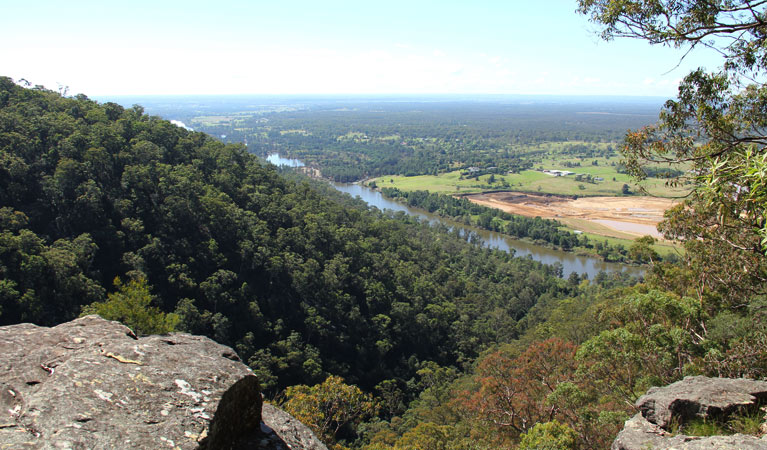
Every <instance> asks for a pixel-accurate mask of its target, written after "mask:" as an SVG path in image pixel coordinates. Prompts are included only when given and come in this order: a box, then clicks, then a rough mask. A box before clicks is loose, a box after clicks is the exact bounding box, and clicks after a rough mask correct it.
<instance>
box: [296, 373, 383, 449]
mask: <svg viewBox="0 0 767 450" xmlns="http://www.w3.org/2000/svg"><path fill="white" fill-rule="evenodd" d="M281 406H282V407H283V408H284V409H285V411H287V412H288V413H290V414H292V415H293V417H295V418H296V419H298V420H299V421H301V422H303V423H304V424H306V425H308V426H309V427H311V428H312V430H314V432H315V433H317V435H318V436H320V438H321V439H322V440H323V441H324V442H325V443H326V444H328V445H332V444H333V443H335V442H336V440H337V439H338V438H339V437H340V434H341V431H342V429H343V428H344V427H346V426H354V425H356V424H358V423H360V422H361V421H362V420H364V419H366V418H368V417H370V416H373V415H375V413H376V412H377V410H378V404H377V403H376V402H374V401H373V399H372V397H371V396H370V395H368V394H364V393H363V392H362V391H361V390H360V389H359V388H358V387H357V386H350V385H347V384H345V383H344V380H343V378H341V377H336V376H329V377H328V378H327V379H326V380H325V381H324V382H322V383H321V384H317V385H315V386H312V387H309V386H306V385H297V386H291V387H289V388H287V389H286V390H285V393H284V400H283V401H282V403H281Z"/></svg>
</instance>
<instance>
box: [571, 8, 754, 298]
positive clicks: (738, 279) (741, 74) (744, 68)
mask: <svg viewBox="0 0 767 450" xmlns="http://www.w3.org/2000/svg"><path fill="white" fill-rule="evenodd" d="M578 3H579V9H580V12H581V13H583V14H587V15H589V16H590V18H591V20H592V21H594V22H596V23H597V24H599V25H601V26H602V27H603V28H602V36H603V37H604V38H605V39H612V38H615V37H630V38H638V39H643V40H646V41H648V42H649V43H651V44H659V45H664V46H672V47H676V48H687V49H688V51H691V50H693V49H695V48H697V47H710V48H713V49H714V50H716V51H718V52H719V53H721V54H722V56H723V61H722V62H723V64H722V67H721V68H720V69H719V70H718V71H716V72H711V73H707V72H705V71H703V70H701V69H698V70H695V71H693V72H691V73H690V74H689V75H687V76H686V77H685V79H684V81H683V82H682V83H681V84H680V86H679V94H678V97H677V99H675V100H669V101H668V102H666V105H665V107H664V108H663V111H662V112H661V114H660V121H659V123H658V124H657V125H654V126H650V127H646V128H643V129H641V130H638V131H632V132H630V133H629V134H628V135H627V137H626V142H625V145H624V148H623V150H622V152H623V154H624V156H625V158H626V168H627V170H628V172H629V173H631V174H633V175H634V176H636V177H637V178H639V179H642V178H644V177H646V176H647V172H646V171H645V170H644V167H646V166H647V164H648V163H663V164H675V163H684V164H687V165H689V166H687V167H683V168H687V169H689V170H688V171H687V172H686V174H687V175H685V176H684V177H683V178H682V179H678V180H677V182H681V181H689V182H691V183H692V184H691V185H692V189H693V190H692V194H691V195H690V196H689V198H688V199H687V200H686V201H685V203H684V205H682V206H680V207H678V208H676V209H674V210H672V211H670V212H669V213H668V215H667V217H668V220H667V221H666V223H665V224H663V225H662V226H661V228H662V231H663V232H664V234H665V235H666V236H668V237H672V238H679V239H684V240H685V241H686V242H687V253H688V257H689V259H690V264H689V265H690V266H694V267H695V270H696V272H697V274H698V282H699V283H700V284H701V286H700V287H701V288H703V289H699V290H700V291H701V292H703V291H704V290H706V291H708V290H714V291H716V290H719V291H720V292H719V295H723V296H728V295H731V296H732V297H734V298H733V302H735V303H738V300H737V299H736V298H737V297H740V298H741V299H742V298H743V297H750V296H752V295H753V294H763V293H765V292H766V291H767V289H766V288H767V283H765V282H766V281H767V263H766V262H765V258H764V253H765V252H767V182H765V180H767V177H765V175H767V145H766V144H767V133H765V129H766V128H765V125H767V85H765V84H764V83H763V82H762V80H763V79H764V76H765V75H767V45H765V43H766V42H767V40H766V39H765V35H767V4H765V3H764V2H761V1H757V2H755V1H750V0H727V1H722V0H716V1H704V0H657V1H644V0H579V2H578ZM672 182H673V181H672ZM735 267H737V268H739V270H732V269H733V268H735ZM727 272H730V273H727ZM736 272H738V273H739V275H737V274H736ZM725 291H729V293H728V292H725ZM740 303H742V300H741V301H740Z"/></svg>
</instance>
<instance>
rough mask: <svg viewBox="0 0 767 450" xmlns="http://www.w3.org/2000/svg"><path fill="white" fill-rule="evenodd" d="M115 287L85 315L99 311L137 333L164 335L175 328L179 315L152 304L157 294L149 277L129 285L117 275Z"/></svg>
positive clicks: (87, 310)
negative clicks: (152, 289) (153, 293)
mask: <svg viewBox="0 0 767 450" xmlns="http://www.w3.org/2000/svg"><path fill="white" fill-rule="evenodd" d="M114 286H115V288H117V292H113V293H111V294H108V295H107V300H106V301H104V302H95V303H91V304H90V305H88V306H86V307H84V308H83V313H82V315H83V316H84V315H88V314H98V315H100V316H101V317H103V318H105V319H107V320H117V321H119V322H122V323H123V324H124V325H125V326H127V327H128V328H130V329H131V330H133V332H134V333H136V334H138V335H147V334H165V333H169V332H171V331H174V330H175V327H176V325H177V324H178V321H179V317H178V316H177V315H176V314H173V313H169V314H165V313H163V312H162V311H160V308H158V307H157V306H152V303H153V302H154V297H153V296H152V294H151V293H150V291H151V288H150V286H149V283H147V281H146V278H143V277H139V278H134V279H132V280H130V281H128V283H127V284H124V283H123V282H122V281H120V279H119V278H115V280H114Z"/></svg>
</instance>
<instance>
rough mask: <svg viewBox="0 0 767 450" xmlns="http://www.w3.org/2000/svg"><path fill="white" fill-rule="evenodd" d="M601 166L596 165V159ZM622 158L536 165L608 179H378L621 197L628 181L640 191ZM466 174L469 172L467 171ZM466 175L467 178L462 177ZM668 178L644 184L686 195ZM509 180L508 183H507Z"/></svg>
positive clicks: (450, 189) (446, 188)
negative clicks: (621, 166) (576, 164)
mask: <svg viewBox="0 0 767 450" xmlns="http://www.w3.org/2000/svg"><path fill="white" fill-rule="evenodd" d="M595 160H596V161H597V163H598V165H592V162H593V161H595ZM618 161H619V158H618V157H612V158H589V159H585V160H580V159H579V158H570V159H568V158H560V159H544V160H543V161H542V162H541V163H540V164H536V165H535V168H536V169H556V170H567V171H571V172H575V173H576V174H582V175H583V178H584V179H585V178H586V175H587V174H588V175H591V176H592V177H601V178H603V179H604V181H597V182H591V183H590V182H587V181H585V180H583V181H576V177H575V175H568V176H562V177H555V176H551V175H548V174H546V173H543V172H542V171H539V170H525V171H522V172H520V173H514V174H506V175H498V174H496V175H495V177H494V178H495V181H494V182H493V183H490V182H489V180H490V175H482V176H480V177H479V179H475V178H465V177H462V176H461V174H462V171H459V170H454V171H452V172H446V173H442V174H439V175H419V176H414V177H404V176H394V175H392V176H383V177H379V178H376V179H374V181H375V182H376V185H377V186H378V187H396V188H399V189H401V190H406V191H414V190H426V191H430V192H442V193H451V194H455V193H478V192H483V191H489V190H509V191H525V192H540V193H542V194H558V195H578V196H602V195H604V196H620V195H623V194H622V191H623V185H624V184H627V185H628V186H629V189H630V191H631V192H635V193H636V192H639V189H638V186H637V183H636V182H634V181H633V180H632V178H631V177H630V176H629V175H627V174H622V173H618V172H617V170H616V166H615V165H612V164H611V163H613V162H614V163H615V164H616V165H617V163H618ZM567 162H572V163H574V162H580V163H581V166H580V167H568V166H567V164H566V163H567ZM464 173H465V172H464ZM462 178H463V179H462ZM666 181H667V180H665V179H659V178H648V179H647V180H644V181H643V182H641V183H640V184H641V186H642V187H643V188H644V189H646V190H647V192H649V193H650V194H651V195H657V196H661V197H676V196H682V195H685V194H686V193H687V191H688V189H687V188H685V187H684V186H683V187H681V188H680V187H676V188H675V187H671V186H667V185H666ZM504 182H505V184H504Z"/></svg>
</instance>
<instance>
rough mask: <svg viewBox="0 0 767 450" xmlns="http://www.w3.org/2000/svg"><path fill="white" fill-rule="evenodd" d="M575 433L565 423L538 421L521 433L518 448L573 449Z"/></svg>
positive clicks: (521, 449) (536, 449) (538, 449)
mask: <svg viewBox="0 0 767 450" xmlns="http://www.w3.org/2000/svg"><path fill="white" fill-rule="evenodd" d="M576 438H577V435H576V434H575V431H573V429H572V428H570V427H569V426H567V425H566V424H562V423H559V422H557V421H556V420H552V421H551V422H546V423H539V424H536V425H535V426H534V427H533V428H531V429H530V430H529V431H528V432H527V433H524V434H523V435H522V440H521V441H520V442H519V447H518V448H519V450H575V449H576V448H578V447H577V444H576V442H577V441H576Z"/></svg>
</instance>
